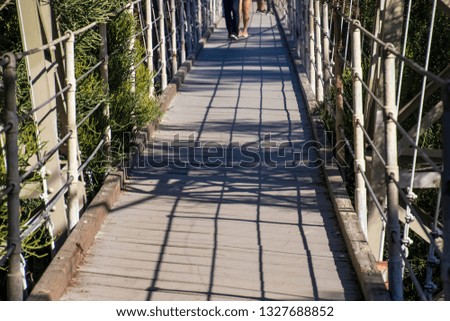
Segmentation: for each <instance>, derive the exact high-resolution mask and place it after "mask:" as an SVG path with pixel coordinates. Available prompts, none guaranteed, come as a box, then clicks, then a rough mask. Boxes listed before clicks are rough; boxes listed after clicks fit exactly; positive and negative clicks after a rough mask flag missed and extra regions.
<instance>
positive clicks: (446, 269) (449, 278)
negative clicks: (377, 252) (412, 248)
mask: <svg viewBox="0 0 450 321" xmlns="http://www.w3.org/2000/svg"><path fill="white" fill-rule="evenodd" d="M442 101H443V103H444V113H443V115H442V125H443V130H442V146H443V159H444V172H443V173H442V177H441V188H442V220H443V222H444V228H443V238H444V250H443V255H442V261H441V279H442V282H443V285H444V296H445V300H447V301H450V81H447V84H446V86H443V87H442Z"/></svg>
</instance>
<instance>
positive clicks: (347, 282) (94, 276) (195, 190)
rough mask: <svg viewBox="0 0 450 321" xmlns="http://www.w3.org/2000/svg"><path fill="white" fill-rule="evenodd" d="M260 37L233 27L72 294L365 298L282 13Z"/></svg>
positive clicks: (213, 42)
mask: <svg viewBox="0 0 450 321" xmlns="http://www.w3.org/2000/svg"><path fill="white" fill-rule="evenodd" d="M253 10H255V7H254V9H253ZM249 32H250V35H251V36H250V37H249V38H248V39H245V40H240V41H239V42H234V43H229V42H228V41H227V40H226V35H227V32H226V29H225V27H224V21H222V22H221V24H220V25H219V28H218V29H217V30H216V31H215V33H214V34H213V36H212V37H211V38H210V40H209V42H208V43H207V45H206V46H205V48H204V50H203V51H202V53H201V55H200V57H199V59H198V61H197V62H196V65H195V67H194V68H193V70H192V71H191V73H190V74H189V75H188V77H187V79H186V82H185V85H184V86H183V87H182V88H181V90H180V92H179V94H178V95H177V96H176V98H175V99H174V100H173V102H172V104H171V107H170V109H169V111H168V112H167V114H166V115H165V117H164V120H163V122H162V124H161V126H160V127H159V130H158V132H157V133H156V135H155V137H154V142H153V144H150V146H149V148H148V149H147V150H146V151H145V154H144V155H141V159H140V163H139V166H137V167H136V168H135V169H133V170H132V171H131V176H132V177H131V179H130V182H129V184H128V185H127V188H126V190H125V191H124V192H123V194H122V195H121V197H120V199H119V201H118V202H117V204H115V207H114V209H113V210H112V212H111V214H110V215H109V216H108V218H107V219H106V221H105V223H104V225H103V227H102V229H101V230H100V232H99V234H98V235H97V238H96V240H95V242H94V244H93V246H92V247H91V249H90V250H89V252H88V254H87V256H86V258H85V261H84V263H83V265H82V266H81V267H80V268H79V271H78V273H77V275H76V277H75V279H74V280H73V282H72V285H71V286H70V287H68V289H67V290H66V293H65V294H64V296H63V297H62V300H359V299H362V296H361V293H360V290H359V287H358V284H357V281H356V277H355V273H354V271H353V269H352V266H351V263H350V259H349V257H348V254H347V252H346V248H345V245H344V242H343V239H342V237H341V235H340V232H339V228H338V224H337V221H336V218H335V215H334V213H333V209H332V206H331V202H330V200H329V199H328V192H327V190H326V187H325V185H324V183H323V179H322V177H321V171H320V169H319V168H316V167H315V164H313V163H310V162H309V161H308V157H307V155H308V154H307V152H306V151H307V150H306V149H305V148H304V149H302V147H304V146H309V145H308V144H307V142H308V141H309V140H311V139H312V138H311V136H312V135H311V133H310V128H309V124H308V118H307V114H306V111H305V106H304V103H303V100H302V97H301V94H300V92H299V90H298V88H297V85H295V82H293V79H294V75H293V74H292V73H291V70H290V67H289V63H288V60H287V59H286V58H287V57H286V50H285V48H284V47H283V44H282V42H281V39H280V34H279V32H278V29H277V26H276V21H275V18H274V16H271V15H262V14H258V13H254V14H253V15H252V17H251V26H250V29H249Z"/></svg>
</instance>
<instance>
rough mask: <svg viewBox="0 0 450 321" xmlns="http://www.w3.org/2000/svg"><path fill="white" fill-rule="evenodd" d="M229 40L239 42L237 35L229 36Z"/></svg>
mask: <svg viewBox="0 0 450 321" xmlns="http://www.w3.org/2000/svg"><path fill="white" fill-rule="evenodd" d="M230 39H231V40H239V37H238V35H236V34H234V33H233V34H232V35H231V36H230Z"/></svg>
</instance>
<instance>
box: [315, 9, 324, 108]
mask: <svg viewBox="0 0 450 321" xmlns="http://www.w3.org/2000/svg"><path fill="white" fill-rule="evenodd" d="M320 18H321V15H320V0H315V1H314V26H315V28H314V29H315V33H316V36H315V38H316V41H315V44H316V46H315V52H316V66H317V67H316V68H317V73H316V99H317V101H318V102H319V103H320V102H323V84H322V81H323V75H322V29H321V25H320Z"/></svg>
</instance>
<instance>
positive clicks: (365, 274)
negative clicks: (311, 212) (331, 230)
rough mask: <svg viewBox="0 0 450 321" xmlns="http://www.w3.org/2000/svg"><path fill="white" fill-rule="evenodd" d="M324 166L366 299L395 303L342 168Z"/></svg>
mask: <svg viewBox="0 0 450 321" xmlns="http://www.w3.org/2000/svg"><path fill="white" fill-rule="evenodd" d="M274 9H275V10H274V13H275V17H276V21H277V26H278V29H279V31H280V34H281V38H282V41H283V44H284V46H285V48H286V50H287V52H288V59H289V60H290V63H291V66H293V67H294V69H295V74H296V76H297V80H298V83H299V87H300V89H301V91H302V94H303V98H304V100H305V104H306V107H307V110H308V116H309V120H310V123H311V128H312V131H313V135H314V139H315V140H316V141H317V142H320V141H324V139H326V137H325V136H324V135H319V130H320V129H322V132H323V128H324V123H323V121H322V120H321V119H320V116H318V115H317V108H318V107H317V101H316V98H315V95H314V93H313V90H312V88H311V86H310V83H309V80H308V77H307V75H306V71H305V69H304V66H303V65H302V63H301V60H300V57H299V56H298V55H297V52H296V50H295V49H292V48H290V46H289V43H288V40H287V36H286V32H285V29H284V28H283V26H282V24H281V21H280V13H279V8H278V7H276V6H275V5H274ZM325 153H326V151H324V150H323V149H320V154H321V155H320V156H321V158H322V159H326V158H325ZM321 167H322V173H323V176H324V178H325V182H326V184H327V189H328V194H329V196H330V199H331V201H332V204H333V207H334V210H335V213H336V217H337V220H338V223H339V227H340V229H341V232H342V236H343V238H344V241H345V245H346V247H347V249H348V253H349V256H350V259H351V261H352V265H353V268H354V270H355V272H356V275H357V278H358V281H359V286H360V288H361V290H362V293H363V295H364V298H365V299H366V300H368V301H391V297H390V294H389V291H388V290H387V288H386V285H385V283H384V280H383V277H382V274H381V272H380V271H379V270H378V268H377V265H376V260H375V256H374V255H373V253H372V251H371V249H370V247H369V244H368V242H367V241H366V239H365V237H364V233H363V232H362V229H361V226H360V224H359V221H358V215H357V214H356V212H355V210H354V208H353V205H352V202H351V200H350V197H349V196H348V193H347V191H346V189H345V187H344V186H345V185H344V181H343V180H342V177H341V175H340V172H339V169H338V168H337V167H332V166H321Z"/></svg>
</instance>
